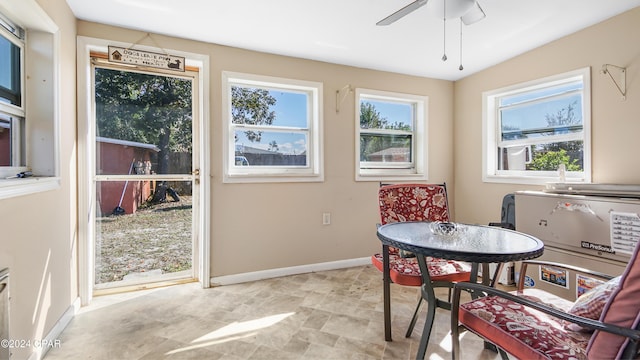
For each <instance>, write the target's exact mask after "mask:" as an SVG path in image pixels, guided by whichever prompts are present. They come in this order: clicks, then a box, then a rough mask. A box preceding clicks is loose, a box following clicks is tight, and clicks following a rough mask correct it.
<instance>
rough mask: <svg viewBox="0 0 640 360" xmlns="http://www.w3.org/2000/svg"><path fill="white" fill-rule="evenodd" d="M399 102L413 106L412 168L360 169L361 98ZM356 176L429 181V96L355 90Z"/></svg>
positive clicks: (367, 178)
mask: <svg viewBox="0 0 640 360" xmlns="http://www.w3.org/2000/svg"><path fill="white" fill-rule="evenodd" d="M361 97H366V98H369V99H379V100H383V101H384V100H387V101H398V102H404V103H413V104H415V112H416V113H415V117H416V118H415V128H414V132H413V140H414V141H413V149H412V150H413V154H414V160H413V161H414V167H413V168H410V169H407V168H398V169H393V168H387V169H362V168H361V167H360V98H361ZM355 114H356V116H355V174H356V181H424V180H427V179H428V166H427V162H428V158H429V157H428V146H427V141H428V138H429V137H428V133H427V129H428V123H429V119H428V118H429V115H428V114H429V97H428V96H424V95H414V94H404V93H398V92H390V91H381V90H372V89H363V88H356V101H355Z"/></svg>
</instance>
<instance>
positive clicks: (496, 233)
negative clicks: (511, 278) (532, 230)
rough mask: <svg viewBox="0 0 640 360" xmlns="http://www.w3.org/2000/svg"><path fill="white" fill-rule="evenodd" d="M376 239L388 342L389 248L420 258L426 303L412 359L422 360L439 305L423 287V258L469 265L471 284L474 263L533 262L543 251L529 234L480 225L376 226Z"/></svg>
mask: <svg viewBox="0 0 640 360" xmlns="http://www.w3.org/2000/svg"><path fill="white" fill-rule="evenodd" d="M378 238H379V239H380V241H381V242H382V253H383V254H382V255H383V263H384V276H385V281H384V282H383V283H384V301H385V303H384V312H385V314H384V323H385V339H387V340H391V315H390V300H389V298H390V288H389V283H390V281H388V280H389V279H387V278H386V277H388V276H389V246H393V247H395V248H398V249H402V250H407V251H410V252H413V253H414V254H417V255H423V256H417V260H418V264H419V266H420V271H421V272H422V279H423V285H422V291H421V292H422V297H423V298H424V299H425V300H426V301H427V303H428V311H427V320H426V322H425V325H424V330H423V332H422V338H421V339H420V347H419V349H418V353H417V355H416V359H423V358H424V355H425V353H426V349H427V344H428V342H429V335H430V333H431V327H432V325H433V319H434V317H435V310H436V308H437V307H439V304H440V303H442V301H441V300H439V299H437V298H436V297H435V294H434V291H433V288H432V287H431V286H425V284H430V283H431V279H430V277H429V272H428V270H427V265H426V262H425V258H424V257H425V256H432V257H437V258H443V259H449V260H458V261H467V262H470V263H471V264H472V268H471V281H475V280H476V279H477V274H478V264H488V263H498V264H502V263H505V262H510V261H521V260H528V259H534V258H537V257H539V256H540V255H542V253H543V252H544V244H543V243H542V241H540V240H539V239H537V238H535V237H533V236H531V235H527V234H523V233H520V232H517V231H513V230H508V229H503V228H500V227H494V226H484V225H466V224H460V223H441V222H398V223H392V224H386V225H382V226H381V227H379V228H378ZM484 269H487V270H488V267H484V268H483V270H484ZM500 269H501V266H498V270H497V271H496V274H498V272H499V271H500ZM483 275H485V271H483ZM494 276H495V275H494ZM440 307H445V306H440ZM445 308H446V307H445ZM449 309H450V304H449Z"/></svg>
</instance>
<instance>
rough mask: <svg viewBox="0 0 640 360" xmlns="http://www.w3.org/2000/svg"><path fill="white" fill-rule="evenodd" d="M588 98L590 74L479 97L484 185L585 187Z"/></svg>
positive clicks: (587, 177) (583, 71)
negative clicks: (569, 184)
mask: <svg viewBox="0 0 640 360" xmlns="http://www.w3.org/2000/svg"><path fill="white" fill-rule="evenodd" d="M589 94H590V71H589V68H586V69H581V70H576V71H572V72H568V73H564V74H560V75H557V76H552V77H549V78H545V79H540V80H537V81H532V82H528V83H525V84H519V85H515V86H511V87H508V88H503V89H498V90H494V91H490V92H485V93H483V112H484V114H483V115H484V154H483V157H484V159H483V160H484V181H486V182H511V183H526V184H536V183H544V182H558V181H567V182H589V181H590V159H591V156H590V149H591V146H590V123H591V121H590V95H589ZM559 169H562V170H559Z"/></svg>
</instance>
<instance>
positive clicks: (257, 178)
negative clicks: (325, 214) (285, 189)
mask: <svg viewBox="0 0 640 360" xmlns="http://www.w3.org/2000/svg"><path fill="white" fill-rule="evenodd" d="M323 181H324V176H323V175H306V176H305V175H298V174H295V175H294V174H289V175H285V174H278V175H271V176H269V175H249V174H246V175H245V174H233V175H232V174H226V175H225V176H224V177H223V179H222V182H223V183H278V182H281V183H285V182H323Z"/></svg>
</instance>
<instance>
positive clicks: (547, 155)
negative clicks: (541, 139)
mask: <svg viewBox="0 0 640 360" xmlns="http://www.w3.org/2000/svg"><path fill="white" fill-rule="evenodd" d="M560 164H565V166H566V168H567V171H580V170H582V169H581V168H580V164H578V159H573V160H571V158H570V157H569V155H568V154H567V151H566V150H565V149H560V150H558V151H547V152H538V153H536V154H535V155H534V156H533V161H531V163H530V164H527V170H538V171H554V170H557V169H558V166H559V165H560Z"/></svg>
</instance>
